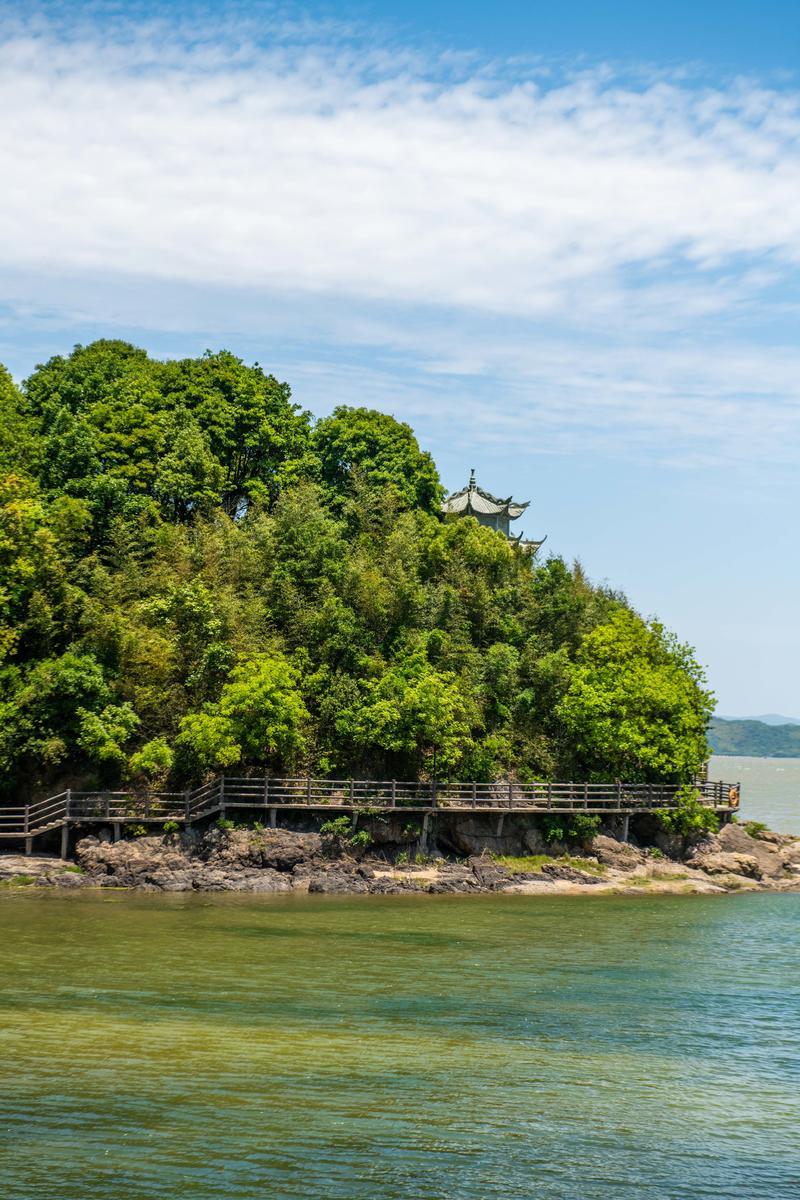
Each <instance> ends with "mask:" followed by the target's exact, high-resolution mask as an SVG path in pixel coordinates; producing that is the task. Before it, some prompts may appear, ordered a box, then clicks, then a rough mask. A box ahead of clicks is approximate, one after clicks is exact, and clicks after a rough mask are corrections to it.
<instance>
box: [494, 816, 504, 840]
mask: <svg viewBox="0 0 800 1200" xmlns="http://www.w3.org/2000/svg"><path fill="white" fill-rule="evenodd" d="M505 819H506V814H505V813H504V812H501V813H500V816H499V817H498V818H497V831H496V833H495V837H498V838H501V837H502V836H503V822H504V821H505Z"/></svg>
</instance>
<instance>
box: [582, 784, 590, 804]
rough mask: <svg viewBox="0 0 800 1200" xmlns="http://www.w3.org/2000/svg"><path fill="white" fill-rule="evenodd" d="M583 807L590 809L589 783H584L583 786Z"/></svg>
mask: <svg viewBox="0 0 800 1200" xmlns="http://www.w3.org/2000/svg"><path fill="white" fill-rule="evenodd" d="M583 807H584V808H588V807H589V784H588V783H584V785H583Z"/></svg>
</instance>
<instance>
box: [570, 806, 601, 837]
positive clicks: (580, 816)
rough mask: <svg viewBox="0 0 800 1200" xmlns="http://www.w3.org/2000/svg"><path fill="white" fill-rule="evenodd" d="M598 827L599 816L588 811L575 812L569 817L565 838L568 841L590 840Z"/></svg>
mask: <svg viewBox="0 0 800 1200" xmlns="http://www.w3.org/2000/svg"><path fill="white" fill-rule="evenodd" d="M599 828H600V818H599V817H597V816H590V815H589V813H576V814H575V815H574V816H573V817H570V818H569V822H568V828H567V840H568V841H570V842H590V841H591V840H592V838H593V837H594V836H595V834H596V833H597V831H598V830H599Z"/></svg>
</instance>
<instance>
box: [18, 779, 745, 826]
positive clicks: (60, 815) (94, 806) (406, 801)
mask: <svg viewBox="0 0 800 1200" xmlns="http://www.w3.org/2000/svg"><path fill="white" fill-rule="evenodd" d="M693 786H694V787H695V788H696V790H697V792H698V795H699V798H700V801H701V803H702V804H704V805H706V806H708V807H709V808H713V809H715V810H717V811H719V812H730V811H733V810H735V809H737V808H738V806H739V785H738V783H736V784H729V783H722V782H709V781H707V780H698V781H697V782H696V783H695V784H694V785H693ZM678 803H679V794H678V790H677V789H676V787H675V786H674V785H673V784H667V783H654V784H649V783H616V782H615V783H530V784H520V783H513V782H510V781H508V782H496V783H442V782H419V781H417V782H409V781H406V780H395V779H390V780H376V779H311V778H288V779H274V778H270V777H269V776H262V777H261V778H258V777H252V776H249V777H244V776H241V777H237V776H229V775H222V776H219V777H218V778H217V779H214V780H211V781H209V782H208V783H204V784H202V785H201V786H200V787H198V788H195V789H194V790H193V791H187V792H137V791H127V792H110V791H94V792H78V791H72V790H67V791H65V792H60V793H59V794H58V795H57V796H49V797H48V798H47V799H44V800H37V801H35V802H34V803H33V804H27V805H17V806H15V807H13V808H0V838H26V839H27V840H28V841H30V839H31V838H33V837H35V836H37V835H38V834H42V833H46V832H48V831H49V830H52V829H56V828H58V827H60V826H66V825H68V824H76V825H99V824H104V823H110V824H123V823H125V824H128V823H138V824H143V825H152V824H163V823H164V822H165V821H176V822H178V823H179V824H182V825H187V826H188V825H191V824H192V823H193V822H194V821H197V820H201V819H203V818H204V817H207V816H210V815H213V814H214V813H220V814H221V815H223V816H224V814H225V813H226V811H227V810H229V809H248V810H251V811H256V810H275V811H277V810H278V809H286V808H309V809H326V808H329V809H330V808H333V809H343V810H345V811H348V810H355V809H359V810H363V809H370V808H375V809H393V808H399V809H412V810H421V811H426V812H429V811H431V810H433V809H441V810H445V811H447V810H450V811H455V812H480V811H485V810H491V809H494V810H509V809H511V810H515V811H518V812H528V813H537V812H538V813H541V812H544V813H546V812H562V813H569V812H576V811H582V812H590V813H597V814H603V813H623V814H624V813H629V814H630V813H636V812H647V811H648V810H652V809H655V808H674V807H676V806H677V804H678Z"/></svg>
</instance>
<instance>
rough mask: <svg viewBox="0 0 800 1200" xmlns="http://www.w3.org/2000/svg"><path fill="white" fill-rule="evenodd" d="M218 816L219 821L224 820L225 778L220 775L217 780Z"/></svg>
mask: <svg viewBox="0 0 800 1200" xmlns="http://www.w3.org/2000/svg"><path fill="white" fill-rule="evenodd" d="M219 815H220V820H224V818H225V776H224V775H221V776H220V779H219Z"/></svg>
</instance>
